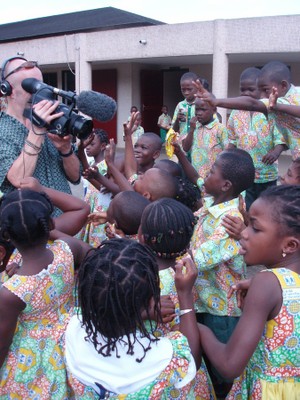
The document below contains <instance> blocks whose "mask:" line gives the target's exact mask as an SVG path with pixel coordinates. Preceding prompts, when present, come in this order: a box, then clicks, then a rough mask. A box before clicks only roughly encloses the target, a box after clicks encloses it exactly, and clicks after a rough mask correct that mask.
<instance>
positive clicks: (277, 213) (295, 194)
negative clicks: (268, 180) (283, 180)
mask: <svg viewBox="0 0 300 400" xmlns="http://www.w3.org/2000/svg"><path fill="white" fill-rule="evenodd" d="M259 198H260V199H263V200H266V201H267V202H268V203H269V204H270V208H271V210H272V216H273V218H274V221H276V222H277V223H278V224H280V225H281V227H280V231H281V233H282V234H283V235H285V234H291V233H292V234H294V235H299V234H300V186H299V185H280V186H274V187H270V188H268V189H266V190H264V191H263V192H262V193H261V194H260V196H259Z"/></svg>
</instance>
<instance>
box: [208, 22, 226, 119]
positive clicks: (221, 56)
mask: <svg viewBox="0 0 300 400" xmlns="http://www.w3.org/2000/svg"><path fill="white" fill-rule="evenodd" d="M225 48H226V25H225V21H224V20H216V21H214V44H213V51H214V52H213V71H212V72H213V73H212V92H213V94H214V95H215V96H216V97H218V98H224V97H227V96H228V67H229V66H228V56H227V54H226V53H225ZM218 112H219V113H220V114H221V116H222V120H223V123H224V124H226V120H227V118H226V109H224V108H219V109H218Z"/></svg>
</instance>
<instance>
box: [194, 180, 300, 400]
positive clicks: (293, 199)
mask: <svg viewBox="0 0 300 400" xmlns="http://www.w3.org/2000/svg"><path fill="white" fill-rule="evenodd" d="M299 209H300V187H299V186H277V187H272V188H269V189H267V190H266V191H264V192H262V194H261V195H260V197H259V198H258V199H257V200H256V201H255V202H254V203H253V204H252V206H251V207H250V210H249V219H250V224H249V226H248V227H247V228H246V229H245V230H244V231H243V233H242V240H241V246H242V254H243V256H244V259H245V262H246V263H247V265H257V264H263V265H265V266H266V267H267V268H268V269H267V270H264V271H261V272H259V273H257V274H256V275H255V276H254V277H253V278H252V282H251V285H250V288H249V290H248V293H247V295H246V298H245V303H244V307H243V314H242V316H241V318H240V321H239V323H238V325H237V326H236V328H235V330H234V332H233V334H232V336H231V338H230V339H229V341H228V343H227V344H223V343H220V342H219V341H218V340H217V339H216V338H215V336H214V335H213V334H212V332H211V331H210V330H209V329H208V328H206V327H204V326H200V334H201V343H202V345H203V348H204V351H205V353H206V354H207V356H208V358H209V359H210V360H211V361H212V363H213V364H214V365H215V367H216V368H217V369H218V370H219V371H220V373H222V374H223V375H224V376H227V377H229V378H234V377H237V376H239V375H240V377H239V378H237V379H236V380H235V382H234V385H233V387H232V389H231V391H230V393H229V395H228V397H227V399H228V400H233V399H237V398H239V399H242V400H246V399H250V398H251V399H253V400H256V399H257V400H258V399H289V400H290V399H291V400H296V399H299V398H300V374H299V370H300V360H299V340H300V338H299V332H300V312H299V309H300V267H299V262H298V260H299V257H300V232H299Z"/></svg>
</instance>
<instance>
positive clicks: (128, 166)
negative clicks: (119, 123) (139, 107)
mask: <svg viewBox="0 0 300 400" xmlns="http://www.w3.org/2000/svg"><path fill="white" fill-rule="evenodd" d="M139 114H140V113H139V112H138V111H137V112H135V113H132V114H131V118H130V120H129V122H128V123H126V122H125V123H124V124H123V129H124V141H125V165H124V168H125V176H126V178H127V179H129V178H130V177H131V176H132V175H133V174H136V173H137V162H136V159H135V157H134V149H133V143H132V133H133V132H134V130H136V128H137V117H138V116H139Z"/></svg>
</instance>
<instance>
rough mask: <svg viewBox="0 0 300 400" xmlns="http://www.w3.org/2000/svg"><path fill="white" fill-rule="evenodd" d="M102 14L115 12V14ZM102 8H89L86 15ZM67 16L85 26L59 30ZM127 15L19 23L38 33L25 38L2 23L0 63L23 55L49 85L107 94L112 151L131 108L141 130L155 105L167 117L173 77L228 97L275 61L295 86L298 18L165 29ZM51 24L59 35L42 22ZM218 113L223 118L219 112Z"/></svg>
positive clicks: (151, 125)
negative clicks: (248, 74) (246, 75)
mask: <svg viewBox="0 0 300 400" xmlns="http://www.w3.org/2000/svg"><path fill="white" fill-rule="evenodd" d="M107 9H109V11H110V12H111V13H112V14H114V13H115V15H117V14H118V12H120V11H121V10H117V9H113V8H111V7H109V8H107ZM107 9H98V10H94V14H95V13H98V14H99V15H101V10H107ZM123 13H124V12H123ZM75 16H76V18H77V19H76V22H78V21H80V20H81V16H82V18H84V20H85V25H83V26H82V27H79V26H78V24H75V28H72V29H70V28H67V27H66V28H64V24H63V20H59V18H58V17H63V18H65V20H66V21H67V20H71V22H72V18H73V21H75V19H74V18H75ZM132 16H135V14H131V13H126V15H125V16H124V15H123V14H122V17H123V18H125V20H126V17H127V18H128V23H127V24H125V23H124V22H122V23H119V22H118V20H117V18H116V20H115V21H113V23H112V24H110V25H109V26H103V23H102V25H101V23H99V24H97V22H96V25H95V26H93V27H92V28H91V27H90V26H89V24H88V21H89V20H88V16H87V14H86V12H81V13H72V14H64V15H63V16H55V17H47V18H40V19H36V20H32V21H26V22H27V26H29V25H30V26H31V27H34V26H36V27H38V28H39V29H33V31H32V33H31V32H28V30H27V31H26V29H27V28H26V27H23V28H22V22H17V23H13V24H6V25H2V26H0V38H1V37H2V39H0V54H1V59H2V60H3V61H4V60H5V59H7V58H9V57H12V56H15V55H17V54H19V55H24V57H26V58H27V59H30V60H38V61H39V64H40V66H41V69H42V71H43V73H45V77H46V81H48V83H50V84H52V83H53V82H54V83H55V84H56V86H57V87H60V88H63V89H69V90H70V89H72V90H73V89H75V90H76V92H77V93H80V91H82V90H90V89H93V90H96V91H99V92H104V93H107V94H109V95H111V96H112V97H114V98H115V99H116V101H117V103H118V111H117V115H116V117H115V118H114V120H113V121H112V122H111V123H108V124H106V125H105V124H103V125H102V124H101V126H102V127H104V129H107V130H108V132H109V134H110V136H111V137H115V138H116V140H117V143H118V145H119V146H122V145H123V144H122V124H123V122H124V121H126V120H127V118H128V115H129V110H130V107H131V105H136V106H138V108H139V109H140V110H141V112H142V118H143V125H144V127H145V128H146V130H154V131H155V130H156V131H157V132H158V128H157V126H156V123H157V118H158V116H159V114H160V108H161V106H162V104H166V105H168V107H169V110H170V113H172V112H173V110H174V108H175V105H176V104H177V102H178V101H180V100H181V98H182V95H181V93H180V87H179V79H180V76H181V75H182V74H183V73H184V72H186V71H193V72H196V73H197V74H199V75H200V76H201V77H204V78H206V79H207V80H208V81H209V82H210V84H211V88H212V91H213V93H214V94H215V95H216V96H217V97H227V96H236V95H238V94H239V76H240V73H241V72H242V70H243V69H245V68H247V67H249V66H257V67H260V66H262V65H264V64H265V63H266V62H268V61H271V60H279V61H283V62H285V63H286V64H287V65H289V66H290V68H291V73H292V77H293V83H294V84H295V85H296V86H299V85H300V51H299V50H300V35H299V26H300V15H293V16H278V17H261V18H249V19H231V20H215V21H208V22H193V23H182V24H172V25H169V24H164V23H161V22H159V21H153V20H148V19H146V18H144V17H140V20H138V22H132ZM135 17H138V16H135ZM54 19H55V21H56V22H55V23H56V24H59V26H60V29H59V30H58V29H57V30H55V26H54V25H53V24H52V26H51V29H49V25H47V24H46V22H49V21H50V22H51V21H52V22H53V21H54ZM57 20H58V21H57ZM102 22H103V20H102ZM53 23H54V22H53ZM98 25H99V26H98ZM71 26H72V23H71ZM1 31H2V32H5V34H3V35H1ZM47 77H48V78H49V80H48V79H47ZM72 86H73V87H72ZM219 111H220V112H221V114H222V116H223V117H224V118H226V110H219Z"/></svg>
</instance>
